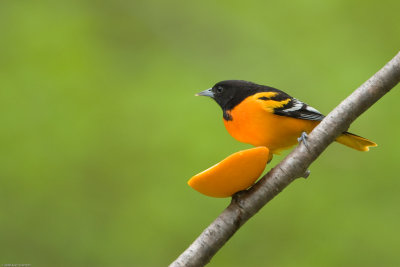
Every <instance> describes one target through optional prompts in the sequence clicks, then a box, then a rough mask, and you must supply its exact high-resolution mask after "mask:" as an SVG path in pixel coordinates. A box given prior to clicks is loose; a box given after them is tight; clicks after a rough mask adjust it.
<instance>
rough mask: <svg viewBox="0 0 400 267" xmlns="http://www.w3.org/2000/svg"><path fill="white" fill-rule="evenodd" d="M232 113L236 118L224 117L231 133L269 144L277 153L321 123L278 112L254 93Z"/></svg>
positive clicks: (256, 144)
mask: <svg viewBox="0 0 400 267" xmlns="http://www.w3.org/2000/svg"><path fill="white" fill-rule="evenodd" d="M230 115H231V117H232V120H230V121H226V120H224V124H225V127H226V129H227V130H228V132H229V134H230V135H232V136H233V137H234V138H235V139H236V140H238V141H240V142H243V143H248V144H251V145H253V146H266V147H268V148H269V150H270V152H271V153H274V154H276V153H279V151H281V150H284V149H287V148H290V147H291V146H293V145H295V144H297V143H298V141H297V138H298V137H300V135H301V133H302V132H306V133H309V132H311V130H312V129H313V128H314V127H315V126H317V125H318V123H319V121H310V120H302V119H296V118H291V117H285V116H280V115H275V114H273V113H271V112H269V111H267V110H266V109H265V108H264V107H263V106H262V105H261V104H259V103H258V102H255V101H254V100H253V98H251V97H250V98H247V99H245V100H243V102H242V103H240V104H239V105H237V106H236V107H235V108H234V109H233V110H231V111H230Z"/></svg>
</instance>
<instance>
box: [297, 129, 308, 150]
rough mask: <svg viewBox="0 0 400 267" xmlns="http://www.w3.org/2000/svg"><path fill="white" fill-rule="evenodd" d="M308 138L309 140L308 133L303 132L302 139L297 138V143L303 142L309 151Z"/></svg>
mask: <svg viewBox="0 0 400 267" xmlns="http://www.w3.org/2000/svg"><path fill="white" fill-rule="evenodd" d="M307 138H308V135H307V133H306V132H302V133H301V135H300V137H299V138H297V141H298V142H299V143H301V142H303V144H304V145H305V146H306V148H307V149H308V142H307Z"/></svg>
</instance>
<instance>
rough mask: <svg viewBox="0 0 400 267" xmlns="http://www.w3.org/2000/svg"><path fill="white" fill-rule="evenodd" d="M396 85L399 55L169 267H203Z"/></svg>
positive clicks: (240, 195)
mask: <svg viewBox="0 0 400 267" xmlns="http://www.w3.org/2000/svg"><path fill="white" fill-rule="evenodd" d="M399 82H400V52H399V53H398V54H397V55H396V56H395V57H394V58H393V59H392V60H391V61H390V62H388V63H387V64H386V65H385V66H384V67H383V68H382V69H381V70H379V71H378V72H377V73H376V74H375V75H374V76H372V77H371V78H370V79H369V80H368V81H366V82H365V83H364V84H363V85H361V86H360V87H359V88H358V89H357V90H355V91H354V92H353V93H352V94H351V95H350V96H349V97H347V98H346V99H345V100H344V101H343V102H342V103H340V104H339V105H338V106H337V107H336V108H335V109H334V110H333V111H332V112H331V113H329V114H328V116H326V118H325V119H324V120H323V121H322V122H321V123H320V124H319V125H318V126H317V127H315V129H314V130H313V131H312V132H311V133H310V134H309V136H308V140H307V141H308V142H307V143H308V144H307V147H305V146H304V144H303V143H301V144H300V145H298V146H297V147H296V148H295V149H294V150H293V151H292V152H291V153H290V154H289V155H288V156H287V157H286V158H285V159H283V160H282V161H281V162H280V163H279V164H278V165H277V166H275V167H274V168H273V169H272V170H270V171H269V172H268V173H267V174H266V175H265V176H264V177H263V178H261V179H260V180H259V181H258V182H257V183H256V184H255V185H254V186H253V187H252V188H250V189H249V190H247V191H242V192H239V193H237V194H235V195H234V196H233V197H232V201H231V203H230V205H229V206H228V207H227V208H226V209H225V210H224V211H223V212H222V213H221V214H220V215H219V216H218V217H217V218H216V219H215V221H214V222H212V223H211V224H210V225H209V226H208V227H207V228H206V229H205V230H204V231H203V232H202V233H201V235H200V236H199V237H198V238H197V239H196V240H195V241H194V242H193V243H192V244H191V245H190V246H189V248H188V249H186V250H185V251H184V252H183V253H182V254H181V255H180V256H179V257H178V258H177V259H176V260H175V261H174V262H173V263H171V265H170V267H171V266H172V267H176V266H204V265H205V264H207V263H208V262H209V261H210V260H211V258H212V257H213V256H214V255H215V253H217V251H218V250H219V249H220V248H221V247H222V246H223V245H224V244H225V242H226V241H228V240H229V238H230V237H231V236H232V235H233V234H234V233H235V232H236V231H237V230H238V229H239V228H240V227H241V226H242V225H243V224H244V223H245V222H246V221H247V220H248V219H250V218H251V217H252V216H253V215H254V214H255V213H257V212H258V211H259V210H260V209H261V208H262V207H263V206H264V205H265V204H266V203H268V202H269V201H270V200H271V199H272V198H274V197H275V196H276V195H277V194H279V193H280V192H281V191H282V190H283V189H284V188H285V187H286V186H288V185H289V184H290V183H291V182H293V181H294V180H295V179H296V178H298V177H302V176H303V175H304V174H305V173H306V171H307V168H308V167H309V166H310V164H311V163H312V162H313V161H314V160H316V159H317V158H318V156H319V155H320V154H321V153H322V152H323V151H324V150H325V149H326V148H327V147H328V145H329V144H330V143H332V142H333V141H334V140H335V139H336V137H338V136H339V135H340V134H341V133H342V132H344V131H346V130H347V129H348V128H349V126H350V124H351V123H352V122H353V121H354V120H355V119H356V118H357V117H358V116H360V115H361V114H362V113H363V112H364V111H366V110H367V109H368V108H369V107H371V106H372V105H373V104H374V103H375V102H376V101H378V100H379V99H380V98H381V97H382V96H383V95H385V94H386V93H387V92H389V91H390V90H391V89H392V88H393V87H394V86H395V85H396V84H397V83H399Z"/></svg>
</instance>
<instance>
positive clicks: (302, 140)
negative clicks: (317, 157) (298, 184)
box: [297, 132, 311, 178]
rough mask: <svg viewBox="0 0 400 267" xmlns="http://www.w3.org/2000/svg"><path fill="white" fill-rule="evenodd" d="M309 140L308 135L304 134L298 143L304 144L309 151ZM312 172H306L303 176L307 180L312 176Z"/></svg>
mask: <svg viewBox="0 0 400 267" xmlns="http://www.w3.org/2000/svg"><path fill="white" fill-rule="evenodd" d="M307 138H308V135H307V133H306V132H302V133H301V136H300V137H299V138H297V141H299V143H301V142H303V144H304V146H305V147H306V149H307V150H309V149H308V142H307ZM310 173H311V171H310V170H306V172H305V173H304V174H303V176H302V177H304V178H307V177H308V176H309V175H310Z"/></svg>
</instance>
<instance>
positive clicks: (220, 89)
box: [215, 86, 224, 94]
mask: <svg viewBox="0 0 400 267" xmlns="http://www.w3.org/2000/svg"><path fill="white" fill-rule="evenodd" d="M223 90H224V88H222V86H218V87H217V88H216V89H215V91H216V92H217V93H218V94H220V93H222V91H223Z"/></svg>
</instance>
